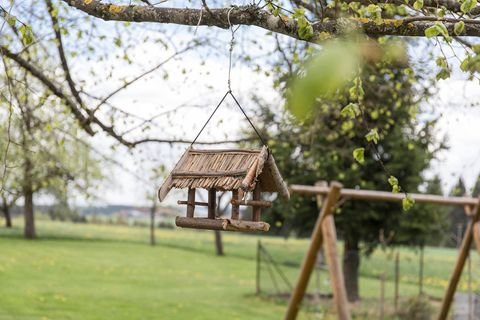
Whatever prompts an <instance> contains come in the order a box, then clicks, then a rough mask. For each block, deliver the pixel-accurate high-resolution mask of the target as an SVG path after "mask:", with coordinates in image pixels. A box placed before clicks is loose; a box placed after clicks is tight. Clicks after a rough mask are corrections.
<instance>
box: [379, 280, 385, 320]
mask: <svg viewBox="0 0 480 320" xmlns="http://www.w3.org/2000/svg"><path fill="white" fill-rule="evenodd" d="M384 317H385V272H382V274H380V320H383V318H384Z"/></svg>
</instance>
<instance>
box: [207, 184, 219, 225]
mask: <svg viewBox="0 0 480 320" xmlns="http://www.w3.org/2000/svg"><path fill="white" fill-rule="evenodd" d="M216 208H217V191H216V190H215V189H208V218H209V219H215V210H216Z"/></svg>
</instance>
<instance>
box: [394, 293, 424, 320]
mask: <svg viewBox="0 0 480 320" xmlns="http://www.w3.org/2000/svg"><path fill="white" fill-rule="evenodd" d="M432 313H433V310H432V306H431V305H430V301H428V298H427V297H425V296H419V297H414V298H409V299H408V300H407V301H405V302H404V303H402V306H401V308H400V311H399V312H398V316H399V318H400V319H402V320H430V319H431V315H432Z"/></svg>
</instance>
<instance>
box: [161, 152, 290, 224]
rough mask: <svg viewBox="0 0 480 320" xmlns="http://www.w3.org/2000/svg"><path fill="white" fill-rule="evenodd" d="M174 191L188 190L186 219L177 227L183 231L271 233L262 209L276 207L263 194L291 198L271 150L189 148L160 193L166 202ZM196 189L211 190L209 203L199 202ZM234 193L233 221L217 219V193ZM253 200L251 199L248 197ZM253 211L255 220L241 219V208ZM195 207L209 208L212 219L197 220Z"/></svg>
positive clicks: (202, 218)
mask: <svg viewBox="0 0 480 320" xmlns="http://www.w3.org/2000/svg"><path fill="white" fill-rule="evenodd" d="M172 188H178V189H188V199H187V200H179V201H178V202H177V203H178V204H179V205H186V206H187V214H186V217H177V218H176V221H175V223H176V225H177V226H179V227H183V228H194V229H209V230H223V231H247V232H252V231H268V230H269V228H270V226H269V224H268V223H266V222H263V221H260V215H261V209H262V208H268V207H271V206H272V203H271V202H270V201H266V200H262V199H261V193H262V192H268V193H273V192H276V193H278V194H279V195H280V196H282V197H285V198H287V199H288V198H289V197H290V194H289V192H288V188H287V186H286V184H285V182H284V181H283V179H282V177H281V175H280V172H279V171H278V168H277V166H276V164H275V160H274V159H273V156H272V155H271V154H270V152H269V150H268V148H267V147H263V148H262V149H258V150H249V149H247V150H244V149H221V150H197V149H193V148H192V147H190V148H188V149H187V150H186V152H185V153H184V154H183V156H182V157H181V158H180V160H179V161H178V163H177V164H176V166H175V168H174V169H173V171H172V172H171V173H170V175H169V176H168V177H167V179H166V180H165V182H164V183H163V185H162V187H161V188H160V189H159V191H158V198H159V199H160V201H163V200H164V199H165V197H166V196H167V194H168V193H169V192H170V190H171V189H172ZM196 189H206V190H208V201H207V202H199V201H196V200H195V195H196ZM217 191H222V192H225V191H231V192H232V199H231V201H230V203H231V205H232V212H231V218H230V219H223V218H222V219H221V218H217V215H216V210H217V203H216V192H217ZM249 193H251V194H252V197H251V198H252V199H247V196H248V194H249ZM241 206H248V207H251V208H252V221H245V220H241V219H240V207H241ZM195 207H207V208H208V216H207V217H206V218H204V217H194V212H195Z"/></svg>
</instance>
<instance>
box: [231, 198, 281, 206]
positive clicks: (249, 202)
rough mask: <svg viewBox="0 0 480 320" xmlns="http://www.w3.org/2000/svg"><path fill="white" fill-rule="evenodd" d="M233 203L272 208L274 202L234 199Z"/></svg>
mask: <svg viewBox="0 0 480 320" xmlns="http://www.w3.org/2000/svg"><path fill="white" fill-rule="evenodd" d="M230 203H231V204H233V205H237V206H252V207H261V208H271V207H272V202H271V201H266V200H234V199H232V200H231V201H230Z"/></svg>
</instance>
